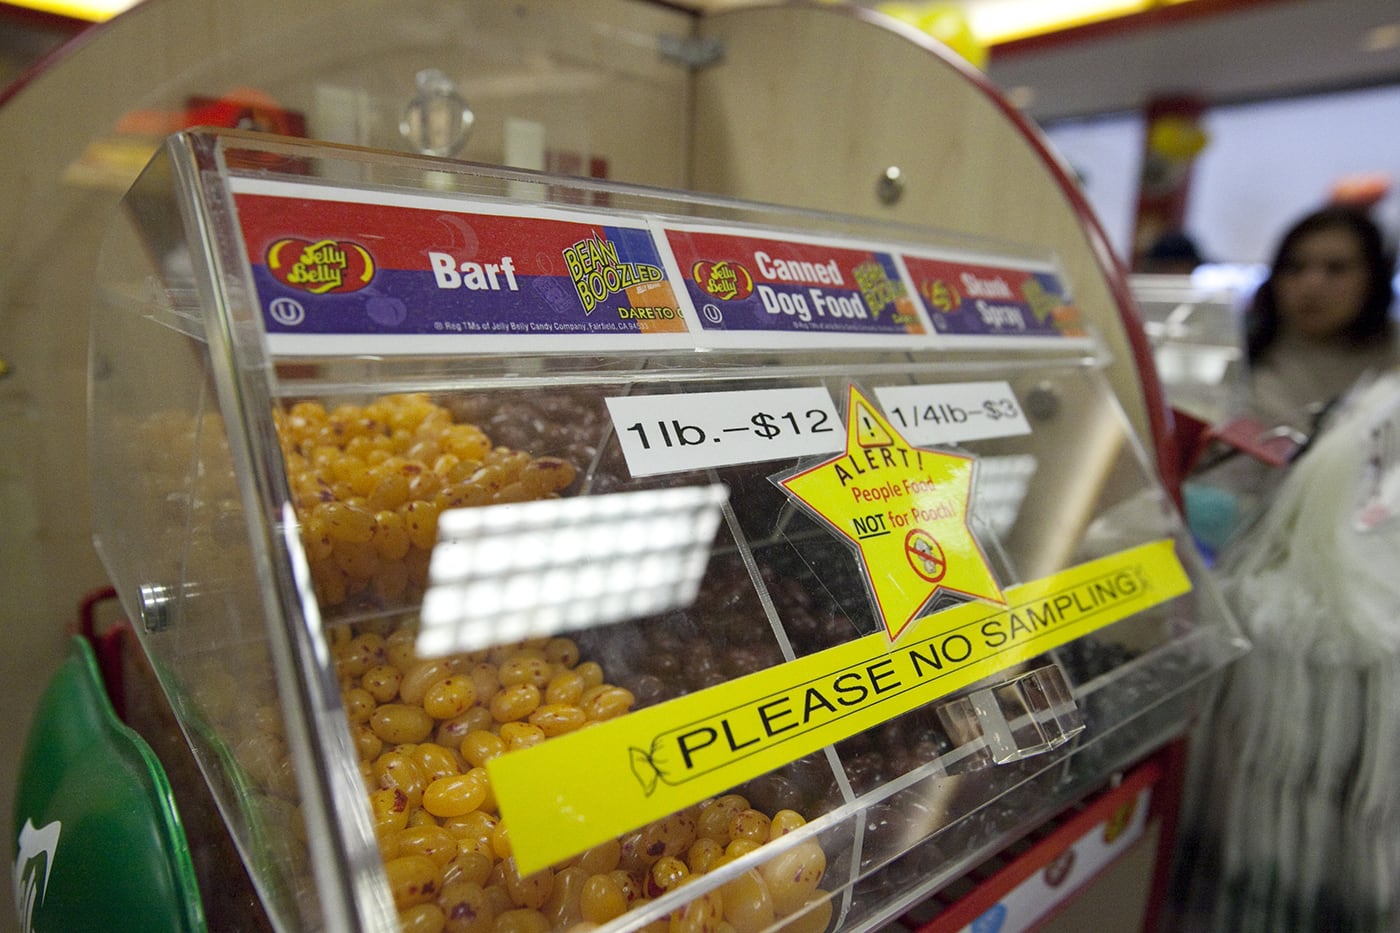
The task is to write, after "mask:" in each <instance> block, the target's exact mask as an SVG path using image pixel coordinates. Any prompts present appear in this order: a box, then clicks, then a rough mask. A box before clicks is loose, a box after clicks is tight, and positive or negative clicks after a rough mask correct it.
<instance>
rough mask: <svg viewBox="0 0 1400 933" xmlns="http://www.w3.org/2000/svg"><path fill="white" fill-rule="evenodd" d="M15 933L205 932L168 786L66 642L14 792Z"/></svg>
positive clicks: (82, 655) (87, 660) (86, 663)
mask: <svg viewBox="0 0 1400 933" xmlns="http://www.w3.org/2000/svg"><path fill="white" fill-rule="evenodd" d="M12 832H13V833H14V836H13V839H14V845H13V848H12V850H11V851H12V854H13V857H14V862H13V866H14V874H13V880H14V886H15V905H16V909H17V911H18V913H19V924H20V925H19V929H20V931H21V933H31V931H33V933H46V931H53V933H81V931H87V930H92V931H99V930H100V931H104V933H125V931H131V933H137V931H140V933H149V931H152V930H161V931H192V933H193V931H200V933H202V931H204V930H205V929H206V926H205V921H204V909H203V906H202V904H201V902H200V897H199V888H198V885H197V884H196V881H195V874H194V866H193V864H192V862H191V859H190V850H189V844H188V842H187V840H186V838H185V832H184V828H183V826H182V825H181V823H180V816H179V813H178V812H177V811H176V808H175V800H174V798H173V797H172V795H171V790H170V782H169V781H168V780H167V778H166V776H165V771H164V769H163V768H162V767H161V764H160V761H159V760H158V759H157V758H156V756H155V754H154V752H152V751H151V747H150V746H149V745H147V744H146V742H145V741H144V740H143V739H142V738H141V737H140V736H139V735H137V734H136V732H134V731H132V730H131V729H130V728H128V727H127V726H125V725H124V724H122V723H121V722H120V721H119V720H118V719H117V716H116V713H115V712H114V711H113V709H112V704H111V702H110V700H109V699H108V697H107V693H106V690H105V689H104V688H103V685H102V680H101V677H100V675H99V674H98V669H97V659H96V656H95V655H94V653H93V650H92V647H91V645H89V644H88V642H87V640H86V639H84V638H81V637H75V638H74V639H73V641H72V643H71V645H70V649H69V652H68V656H67V657H66V658H65V659H64V661H63V663H62V665H60V667H59V668H58V670H57V671H56V672H55V673H54V675H53V677H52V678H51V679H50V681H49V683H48V686H47V687H46V688H45V690H44V693H43V696H42V697H41V698H40V701H39V708H38V709H37V710H36V712H35V715H34V719H33V721H32V722H31V724H30V728H29V735H28V738H27V740H26V742H25V746H24V757H23V758H22V759H21V761H20V770H19V782H18V785H17V787H16V791H15V812H14V824H13V827H12Z"/></svg>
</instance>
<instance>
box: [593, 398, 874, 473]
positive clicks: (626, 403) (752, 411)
mask: <svg viewBox="0 0 1400 933" xmlns="http://www.w3.org/2000/svg"><path fill="white" fill-rule="evenodd" d="M607 403H608V412H609V414H611V415H612V421H613V430H614V431H616V433H617V436H618V440H619V441H620V442H621V444H622V452H623V454H624V455H625V456H626V458H627V468H628V469H629V470H631V471H632V475H633V476H655V475H657V474H661V473H681V472H685V471H687V470H699V469H705V468H707V467H718V466H731V465H733V464H736V463H757V462H759V461H763V460H790V459H793V458H796V457H807V456H812V455H814V454H826V453H832V452H834V451H837V450H840V449H841V447H842V445H843V444H844V443H845V438H846V429H845V426H844V425H843V424H842V422H841V417H840V415H838V414H837V413H836V406H835V405H834V404H833V403H832V401H831V395H830V394H829V393H828V392H827V390H826V389H823V388H817V387H813V388H806V389H762V390H756V391H752V392H703V393H694V394H681V395H628V396H621V397H618V398H610V399H608V400H607Z"/></svg>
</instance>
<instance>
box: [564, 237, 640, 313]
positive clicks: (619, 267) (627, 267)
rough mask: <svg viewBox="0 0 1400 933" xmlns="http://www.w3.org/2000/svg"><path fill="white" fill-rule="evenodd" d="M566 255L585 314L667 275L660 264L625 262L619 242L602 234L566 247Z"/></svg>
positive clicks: (570, 276) (570, 273)
mask: <svg viewBox="0 0 1400 933" xmlns="http://www.w3.org/2000/svg"><path fill="white" fill-rule="evenodd" d="M563 255H564V265H565V266H567V267H568V269H569V278H570V279H572V280H573V283H574V288H575V290H576V291H577V292H578V298H579V301H580V302H581V303H582V305H583V313H584V314H592V313H593V309H594V308H596V307H597V306H598V305H599V304H600V303H602V302H604V301H606V300H607V299H608V298H609V297H610V296H612V295H616V294H617V293H618V292H625V291H627V289H629V288H633V287H635V286H637V285H645V284H647V283H649V282H660V281H661V280H662V278H663V277H664V273H663V272H662V271H661V267H660V266H654V265H652V264H650V263H645V262H623V261H622V259H621V258H620V257H619V256H618V252H617V244H616V243H611V242H609V241H608V240H605V239H603V238H602V237H599V236H591V237H587V238H585V239H582V240H579V241H578V242H577V243H574V244H573V245H572V246H568V247H565V249H564V253H563Z"/></svg>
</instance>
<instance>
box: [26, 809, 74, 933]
mask: <svg viewBox="0 0 1400 933" xmlns="http://www.w3.org/2000/svg"><path fill="white" fill-rule="evenodd" d="M62 830H63V824H62V823H60V822H58V821H57V820H55V821H54V822H52V823H49V824H48V825H46V826H43V827H41V828H39V829H35V828H34V824H33V823H32V822H30V821H29V820H25V821H24V828H23V829H22V830H20V833H19V852H17V853H15V867H14V888H15V909H16V910H17V911H18V913H19V928H20V930H21V933H32V931H33V930H34V908H36V907H41V906H43V903H44V891H45V889H47V888H48V884H49V875H50V874H51V873H52V872H53V863H54V858H55V857H56V856H57V855H58V836H59V833H60V832H62Z"/></svg>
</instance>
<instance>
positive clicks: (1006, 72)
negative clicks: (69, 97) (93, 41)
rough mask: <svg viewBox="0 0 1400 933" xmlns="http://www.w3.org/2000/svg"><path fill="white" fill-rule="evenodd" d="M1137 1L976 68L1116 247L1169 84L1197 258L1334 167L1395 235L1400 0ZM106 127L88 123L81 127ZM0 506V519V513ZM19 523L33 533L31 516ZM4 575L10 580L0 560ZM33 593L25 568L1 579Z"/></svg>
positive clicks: (9, 614) (1277, 210)
mask: <svg viewBox="0 0 1400 933" xmlns="http://www.w3.org/2000/svg"><path fill="white" fill-rule="evenodd" d="M157 2H178V0H157ZM1016 2H1017V0H962V2H960V3H953V4H948V5H950V6H953V7H956V8H958V9H959V10H960V11H961V12H962V14H963V15H964V16H965V18H966V21H967V23H969V24H970V25H975V24H976V22H977V16H978V15H979V8H980V12H981V13H983V14H985V13H987V12H988V11H990V10H992V8H995V7H1001V8H1006V9H1009V8H1010V7H1011V6H1013V5H1014V4H1015V3H1016ZM1019 2H1021V3H1022V4H1023V5H1026V6H1030V7H1038V8H1040V9H1041V10H1042V11H1043V10H1045V9H1047V8H1049V7H1050V6H1052V4H1050V3H1048V2H1045V0H1019ZM681 5H696V6H716V7H718V6H733V5H740V4H738V3H734V2H718V0H717V2H713V3H708V4H705V3H697V4H681ZM871 5H874V4H871ZM1132 5H1133V4H1122V3H1120V4H1118V6H1120V7H1122V6H1132ZM1136 6H1138V7H1139V8H1140V11H1139V12H1135V13H1132V14H1130V15H1128V16H1126V17H1121V18H1118V19H1113V20H1108V21H1097V22H1078V23H1071V24H1070V25H1069V27H1068V28H1061V29H1057V30H1055V31H1052V32H1049V33H1045V34H1041V35H1034V36H1027V37H1021V38H1012V39H1010V40H1006V41H1001V42H991V43H988V44H987V46H988V53H989V57H988V61H987V66H986V73H987V75H988V77H989V78H990V80H991V81H992V83H993V84H994V85H995V86H997V87H998V88H1000V89H1001V90H1002V91H1003V92H1004V93H1005V94H1006V95H1007V97H1008V99H1010V100H1011V101H1013V102H1014V103H1016V104H1017V105H1018V106H1020V107H1022V109H1023V111H1024V112H1025V113H1026V114H1027V115H1028V116H1029V117H1030V118H1031V119H1032V120H1033V121H1035V122H1036V123H1037V124H1038V125H1039V126H1040V127H1041V128H1042V129H1043V130H1044V131H1045V133H1046V135H1047V136H1048V138H1049V140H1050V141H1051V143H1052V145H1053V147H1054V148H1055V149H1056V150H1058V152H1059V153H1060V154H1061V155H1062V156H1063V157H1064V159H1065V161H1066V162H1067V163H1068V165H1069V166H1070V167H1071V168H1072V170H1073V172H1074V173H1075V174H1076V176H1077V177H1079V179H1080V180H1081V183H1082V185H1083V187H1084V190H1085V193H1086V195H1087V197H1088V199H1089V201H1090V203H1091V204H1092V205H1093V207H1094V209H1095V210H1096V211H1097V213H1098V215H1099V219H1100V221H1101V223H1102V225H1103V227H1104V229H1105V231H1106V233H1107V235H1108V237H1109V240H1110V242H1111V243H1112V245H1113V246H1114V248H1115V249H1116V250H1117V251H1118V254H1119V256H1120V257H1127V256H1129V255H1130V252H1131V243H1132V238H1133V229H1134V219H1135V211H1136V207H1137V199H1138V191H1139V183H1140V174H1141V170H1142V159H1143V150H1144V138H1145V134H1146V132H1147V119H1146V116H1145V114H1146V107H1147V106H1148V105H1149V103H1150V102H1151V101H1153V100H1156V99H1160V98H1166V97H1171V96H1175V95H1187V96H1189V97H1191V98H1194V99H1196V100H1199V101H1200V102H1201V103H1202V104H1203V105H1204V109H1203V111H1202V114H1201V117H1200V126H1201V128H1202V129H1203V130H1204V133H1205V136H1206V139H1207V142H1206V145H1205V146H1204V148H1203V149H1202V150H1201V151H1200V153H1199V155H1198V156H1197V157H1196V158H1195V160H1194V164H1193V166H1192V171H1191V177H1190V188H1189V197H1188V199H1187V202H1186V213H1185V218H1184V228H1185V229H1186V231H1187V232H1189V233H1190V234H1191V235H1193V236H1194V237H1195V238H1196V240H1197V242H1198V243H1199V245H1200V248H1201V250H1202V252H1203V254H1204V255H1205V256H1206V257H1207V258H1208V259H1210V260H1212V261H1215V262H1219V263H1228V264H1232V269H1237V268H1243V269H1246V270H1248V269H1250V268H1255V269H1256V270H1257V266H1258V264H1261V263H1264V262H1267V260H1268V258H1269V254H1270V252H1271V250H1272V248H1273V245H1274V243H1275V242H1276V240H1277V238H1278V236H1279V235H1280V234H1281V232H1282V231H1283V229H1284V228H1285V227H1286V226H1287V225H1288V224H1289V223H1290V222H1291V221H1292V220H1293V219H1295V218H1296V217H1298V216H1300V215H1301V214H1303V213H1305V212H1306V211H1308V210H1310V209H1311V208H1313V207H1315V206H1317V205H1319V204H1320V203H1322V202H1324V201H1325V200H1326V199H1327V198H1328V197H1329V194H1330V192H1331V190H1332V188H1333V186H1334V185H1335V184H1336V183H1337V182H1338V181H1339V180H1341V179H1347V178H1356V177H1363V176H1364V177H1367V178H1376V179H1381V180H1383V181H1384V182H1386V183H1388V184H1389V188H1390V190H1389V191H1388V193H1387V194H1385V196H1384V197H1383V198H1382V199H1381V200H1380V201H1379V202H1378V203H1377V204H1376V206H1375V213H1376V217H1377V219H1378V220H1379V221H1380V222H1381V224H1382V226H1383V227H1384V229H1385V230H1386V232H1387V234H1388V235H1389V236H1390V237H1391V239H1392V241H1394V240H1395V239H1397V238H1400V193H1397V191H1396V190H1395V186H1396V185H1397V184H1400V5H1397V4H1396V3H1395V2H1394V0H1192V2H1189V3H1182V2H1180V0H1177V2H1167V0H1159V2H1155V3H1153V2H1146V3H1140V4H1137V5H1136ZM60 9H67V7H61V8H60ZM1003 12H1004V10H1003ZM1081 19H1082V17H1081ZM87 28H97V29H100V28H102V27H101V26H100V25H97V26H89V25H88V24H87V23H85V22H84V21H82V20H81V19H79V18H76V17H73V16H71V15H68V14H67V13H63V12H59V13H54V12H52V11H41V12H34V11H32V10H27V9H22V8H20V7H18V6H16V5H12V4H8V3H0V106H3V103H4V101H5V99H6V97H8V96H9V94H10V93H11V92H12V90H13V88H14V87H16V86H22V85H23V84H24V82H25V81H26V80H27V76H28V75H29V74H32V70H33V69H36V68H43V67H45V66H46V65H47V64H49V63H50V62H53V61H57V60H59V59H61V58H62V57H63V56H65V55H69V54H81V44H82V42H83V41H84V34H83V30H84V29H87ZM3 88H11V89H12V90H11V91H5V90H3ZM909 93H911V94H916V93H918V89H917V88H910V89H909ZM54 106H55V108H62V107H64V106H65V103H64V102H63V101H55V102H54ZM104 129H105V128H103V127H94V128H93V132H94V135H98V134H100V133H101V132H102V131H103V130H104ZM5 144H6V145H9V146H23V145H25V141H24V140H16V139H7V140H5ZM16 184H18V185H20V186H23V184H24V180H23V179H3V180H0V190H4V191H5V197H4V198H0V211H3V210H4V209H5V208H4V206H3V205H4V203H5V202H6V201H7V200H10V199H11V198H13V197H15V189H14V188H13V187H12V186H14V185H16ZM19 190H20V191H21V192H22V191H23V188H22V187H21V188H20V189H19ZM10 203H15V201H10ZM1209 271H1210V270H1206V274H1209ZM2 285H3V283H0V286H2ZM74 339H75V340H76V339H80V335H75V336H74ZM4 357H5V348H4V347H0V359H4ZM25 409H26V406H25V402H24V400H23V399H19V398H13V397H7V395H6V387H5V385H4V381H3V379H0V417H6V418H9V417H21V416H22V414H23V412H24V411H25ZM79 416H80V415H79ZM11 455H12V454H11V453H10V452H6V454H5V456H4V457H0V504H4V509H5V512H7V513H8V512H9V510H10V508H11V507H15V506H17V505H18V504H19V502H20V499H19V498H18V497H20V496H22V495H23V489H22V483H21V482H20V481H19V480H17V479H16V476H18V475H20V471H17V470H15V469H12V463H11V462H10V461H9V457H10V456H11ZM74 470H75V475H74V476H73V482H74V483H84V482H85V480H84V479H83V477H82V475H81V472H80V471H81V465H80V464H79V465H75V467H74ZM0 520H4V521H7V522H9V521H11V520H12V517H11V516H8V515H0ZM32 533H33V534H35V535H42V534H43V533H44V532H43V528H42V527H36V528H34V529H33V530H32ZM15 540H17V539H16V538H14V537H11V538H7V539H6V542H7V544H8V542H11V541H15ZM0 563H8V564H11V565H12V566H16V565H18V562H14V561H9V560H5V561H0ZM59 579H60V580H62V579H63V577H62V575H59ZM0 580H6V577H5V575H4V573H3V571H0ZM6 582H7V583H13V582H14V581H12V580H6ZM90 582H91V584H92V585H93V586H98V585H100V584H101V582H102V581H101V580H92V581H90ZM42 589H43V587H36V586H35V585H34V584H33V581H29V583H27V584H26V585H25V586H23V587H20V588H18V589H13V590H12V589H11V587H9V586H6V587H4V588H3V592H26V593H34V592H36V591H39V590H42ZM50 589H52V587H51V588H50ZM82 596H83V593H82V592H80V591H74V592H69V593H67V594H66V595H65V594H64V593H49V594H48V597H47V598H46V599H44V600H43V602H42V604H41V605H33V604H25V605H23V606H21V605H17V604H16V602H15V600H13V599H11V598H9V597H8V596H7V597H6V598H5V599H4V607H3V608H0V637H3V638H4V639H5V641H6V644H7V645H8V646H9V659H8V660H7V661H6V662H5V664H4V682H5V684H6V686H5V695H6V700H7V710H8V715H7V716H5V717H3V718H0V723H2V724H3V725H0V729H3V730H4V733H3V736H0V742H3V743H4V747H6V748H10V749H17V748H18V747H19V746H20V743H21V742H22V741H23V735H24V730H25V728H26V726H27V723H28V721H29V717H30V714H31V713H32V710H33V707H34V703H35V700H36V698H37V695H38V692H39V690H40V689H41V686H42V683H43V681H44V679H45V678H46V676H47V674H48V673H49V671H50V670H51V669H52V668H53V667H54V666H55V665H56V664H57V662H58V659H59V658H60V657H61V654H62V651H63V640H64V636H63V632H64V630H65V627H66V626H68V625H71V623H72V616H73V613H74V612H75V610H76V605H77V602H78V600H79V599H80V598H81V597H82ZM15 766H16V756H15V755H13V754H12V755H7V756H4V757H3V758H0V808H2V809H3V812H4V813H5V815H6V819H7V820H8V818H9V814H10V811H11V806H12V798H13V781H14V773H13V769H14V768H15ZM0 892H3V893H0V929H5V928H8V926H9V924H11V923H12V922H13V917H14V910H13V905H12V904H11V903H10V898H11V896H12V895H11V890H10V886H9V885H0Z"/></svg>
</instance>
